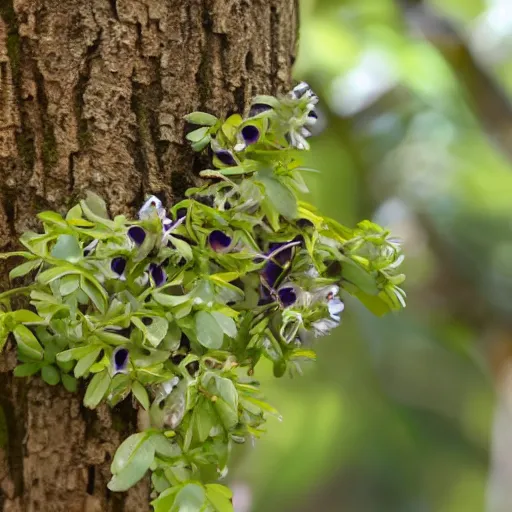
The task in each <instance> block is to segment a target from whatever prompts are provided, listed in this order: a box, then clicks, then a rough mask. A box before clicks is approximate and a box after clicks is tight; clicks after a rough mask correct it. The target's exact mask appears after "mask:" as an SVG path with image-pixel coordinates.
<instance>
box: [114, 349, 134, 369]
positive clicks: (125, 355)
mask: <svg viewBox="0 0 512 512" xmlns="http://www.w3.org/2000/svg"><path fill="white" fill-rule="evenodd" d="M129 362H130V353H129V352H128V350H127V349H126V348H124V347H117V348H116V349H115V350H114V352H113V354H112V361H111V365H112V369H113V372H112V373H113V374H114V375H115V374H116V373H128V363H129Z"/></svg>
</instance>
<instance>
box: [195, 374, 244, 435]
mask: <svg viewBox="0 0 512 512" xmlns="http://www.w3.org/2000/svg"><path fill="white" fill-rule="evenodd" d="M203 382H204V385H205V386H206V387H207V389H208V391H209V392H210V393H212V394H213V395H215V396H216V397H217V400H215V402H214V407H215V409H216V410H217V412H218V414H219V416H220V418H221V420H222V423H223V424H224V426H225V427H226V429H228V430H229V429H231V428H233V427H234V426H235V425H237V423H238V392H237V390H236V388H235V385H234V383H233V381H232V380H231V379H227V378H225V377H219V376H218V375H216V374H214V373H211V372H209V373H206V374H204V376H203Z"/></svg>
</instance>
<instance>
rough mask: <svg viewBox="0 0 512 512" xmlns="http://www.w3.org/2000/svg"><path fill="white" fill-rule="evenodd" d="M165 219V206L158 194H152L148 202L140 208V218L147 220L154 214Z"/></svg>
mask: <svg viewBox="0 0 512 512" xmlns="http://www.w3.org/2000/svg"><path fill="white" fill-rule="evenodd" d="M155 213H156V214H157V215H158V217H160V218H161V219H163V218H164V217H165V208H164V207H163V205H162V201H160V199H158V197H156V196H150V197H148V199H146V202H145V203H144V204H143V205H142V208H141V209H140V210H139V219H140V220H146V219H149V218H151V217H152V216H153V215H154V214H155Z"/></svg>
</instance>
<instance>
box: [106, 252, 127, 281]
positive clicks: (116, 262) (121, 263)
mask: <svg viewBox="0 0 512 512" xmlns="http://www.w3.org/2000/svg"><path fill="white" fill-rule="evenodd" d="M110 268H111V269H112V272H115V273H116V274H117V275H118V276H121V275H123V273H124V270H125V268H126V259H125V258H123V257H122V256H117V257H116V258H114V259H113V260H112V261H111V262H110Z"/></svg>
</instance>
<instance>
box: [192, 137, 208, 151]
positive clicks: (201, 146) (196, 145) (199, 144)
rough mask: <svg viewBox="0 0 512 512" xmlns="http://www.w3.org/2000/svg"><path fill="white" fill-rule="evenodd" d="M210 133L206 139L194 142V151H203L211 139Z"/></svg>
mask: <svg viewBox="0 0 512 512" xmlns="http://www.w3.org/2000/svg"><path fill="white" fill-rule="evenodd" d="M211 140H212V139H211V137H210V135H207V136H206V137H205V138H204V139H201V140H199V141H197V142H192V144H191V146H192V149H193V150H194V151H202V150H203V149H204V148H205V147H206V146H208V144H209V143H210V141H211Z"/></svg>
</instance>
